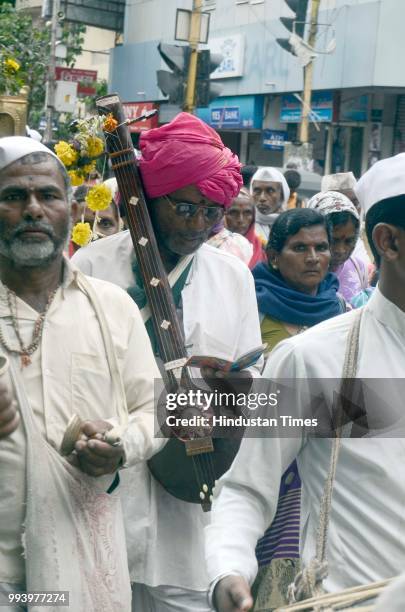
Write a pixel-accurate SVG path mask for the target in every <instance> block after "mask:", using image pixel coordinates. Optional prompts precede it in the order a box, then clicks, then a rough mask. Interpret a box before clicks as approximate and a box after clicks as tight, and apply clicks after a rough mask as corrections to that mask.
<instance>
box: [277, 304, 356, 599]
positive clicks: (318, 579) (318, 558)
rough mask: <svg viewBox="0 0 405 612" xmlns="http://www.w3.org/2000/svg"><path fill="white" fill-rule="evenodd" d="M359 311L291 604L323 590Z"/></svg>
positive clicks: (289, 593) (291, 590)
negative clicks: (313, 533) (309, 550)
mask: <svg viewBox="0 0 405 612" xmlns="http://www.w3.org/2000/svg"><path fill="white" fill-rule="evenodd" d="M362 314H363V309H359V310H358V311H357V312H356V316H355V319H354V321H353V324H352V326H351V328H350V330H349V336H348V340H347V344H346V353H345V359H344V364H343V370H342V381H341V385H340V393H339V395H338V396H337V397H335V401H334V402H333V407H334V408H335V407H336V410H334V411H333V413H334V414H336V416H337V420H336V437H335V438H334V440H333V444H332V450H331V458H330V464H329V470H328V474H327V477H326V480H325V485H324V489H323V494H322V498H321V503H320V510H319V524H318V531H317V538H316V551H315V557H313V558H312V559H311V561H310V562H309V564H308V565H307V566H306V567H304V568H303V569H302V571H301V572H299V573H298V574H297V576H296V578H295V580H294V582H293V583H292V584H290V585H289V587H288V591H287V598H288V601H289V603H290V604H294V603H296V602H298V601H303V600H304V599H308V598H311V597H319V596H320V595H322V594H323V593H324V592H325V591H324V589H323V585H322V583H323V581H324V580H325V578H326V577H327V575H328V563H327V560H326V547H327V540H328V527H329V521H330V512H331V506H332V494H333V484H334V481H335V476H336V467H337V461H338V458H339V451H340V446H341V441H342V431H343V407H342V399H343V398H345V397H346V398H350V397H351V391H352V387H353V379H354V378H355V377H356V373H357V360H358V354H359V338H360V325H361V318H362ZM314 610H316V608H314Z"/></svg>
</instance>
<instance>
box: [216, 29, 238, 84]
mask: <svg viewBox="0 0 405 612" xmlns="http://www.w3.org/2000/svg"><path fill="white" fill-rule="evenodd" d="M208 44H209V48H210V51H211V53H219V54H220V55H222V56H223V58H224V59H223V60H222V62H221V64H220V65H219V66H218V68H217V69H216V70H215V71H214V72H213V73H212V74H211V79H229V78H232V77H241V76H243V68H244V58H245V38H244V35H243V34H231V35H230V36H226V37H224V38H211V37H210V39H209V43H208Z"/></svg>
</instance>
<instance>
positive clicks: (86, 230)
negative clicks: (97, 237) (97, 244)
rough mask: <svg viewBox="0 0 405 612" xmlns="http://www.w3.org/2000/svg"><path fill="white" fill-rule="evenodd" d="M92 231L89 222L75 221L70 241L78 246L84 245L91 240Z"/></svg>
mask: <svg viewBox="0 0 405 612" xmlns="http://www.w3.org/2000/svg"><path fill="white" fill-rule="evenodd" d="M92 233H93V232H92V231H91V227H90V223H82V222H81V223H76V225H75V226H74V228H73V231H72V242H74V243H75V244H77V245H78V246H80V247H83V246H86V245H87V244H89V242H90V240H91V237H92Z"/></svg>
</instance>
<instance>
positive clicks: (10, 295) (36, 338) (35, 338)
mask: <svg viewBox="0 0 405 612" xmlns="http://www.w3.org/2000/svg"><path fill="white" fill-rule="evenodd" d="M57 290H58V288H56V289H55V291H52V293H51V294H50V295H49V297H48V301H47V303H46V306H45V309H44V311H43V312H41V314H40V315H39V317H38V319H37V320H36V321H35V324H34V331H33V334H32V341H31V343H30V344H29V345H28V346H24V342H23V339H22V337H21V332H20V325H19V322H18V316H17V296H16V294H15V293H14V291H11V289H9V288H8V287H6V291H7V302H8V307H9V309H10V316H11V324H12V326H13V329H14V333H15V335H16V336H17V340H18V343H19V345H20V348H19V349H15V348H12V347H11V346H10V344H9V342H8V341H7V340H6V338H5V336H4V333H3V329H2V327H1V326H0V342H1V343H2V344H3V346H4V347H5V348H6V349H7V350H8V352H9V353H16V354H17V355H20V357H21V366H22V367H26V366H29V365H30V363H31V357H30V356H31V355H32V354H33V353H35V351H36V350H37V348H38V347H39V343H40V342H41V338H42V332H43V330H44V323H45V317H46V313H47V312H48V310H49V307H50V305H51V304H52V300H53V298H54V297H55V294H56V292H57Z"/></svg>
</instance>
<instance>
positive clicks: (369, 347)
mask: <svg viewBox="0 0 405 612" xmlns="http://www.w3.org/2000/svg"><path fill="white" fill-rule="evenodd" d="M356 193H357V196H358V198H359V200H360V203H361V205H362V207H363V208H364V211H365V213H366V228H367V235H368V239H369V241H370V244H371V245H372V249H373V252H374V255H375V258H376V261H377V264H378V266H379V268H380V282H379V286H378V287H377V289H376V290H375V292H374V294H373V295H372V297H371V299H370V300H369V302H368V303H367V305H366V306H365V307H364V308H363V309H360V310H358V311H352V312H349V313H346V314H343V315H340V316H338V317H335V318H333V319H329V320H328V321H325V322H324V323H321V324H320V325H318V326H315V327H313V328H311V329H310V330H308V331H306V332H304V333H303V334H300V335H297V336H294V337H292V338H290V339H288V340H286V341H285V342H283V343H280V344H279V345H278V347H276V349H275V350H274V351H273V352H272V353H271V355H270V358H269V360H268V361H267V364H266V367H265V370H264V373H263V376H267V377H270V376H271V378H272V380H273V381H277V379H279V380H280V379H283V380H286V379H290V380H294V379H295V380H301V381H303V380H304V381H306V383H305V385H306V384H308V385H309V381H310V380H313V381H315V383H316V384H315V387H316V388H317V391H318V396H317V397H318V398H319V397H321V398H322V402H321V404H319V403H318V412H317V415H318V416H321V417H322V418H324V417H325V415H331V414H335V415H336V412H334V411H335V408H336V404H335V403H334V401H333V400H334V396H335V397H336V391H338V392H339V391H341V392H342V393H343V389H344V388H345V387H342V386H341V385H343V384H344V381H345V380H346V381H347V380H349V381H350V379H353V378H355V377H357V378H359V379H363V381H364V379H367V380H366V381H364V383H365V385H363V386H362V392H363V398H362V401H361V403H360V406H361V407H362V410H360V411H359V412H356V411H355V412H354V413H352V416H353V420H354V423H347V422H346V421H345V427H344V428H343V438H341V439H340V442H334V441H333V440H332V439H328V438H319V437H316V436H315V437H313V436H312V437H311V436H308V432H305V431H304V430H303V429H301V430H298V431H297V429H295V430H292V431H291V434H290V435H289V437H280V438H278V439H277V438H276V439H275V438H273V439H271V440H270V439H266V438H265V437H262V438H257V437H256V438H247V437H245V439H244V440H243V441H242V445H241V448H240V451H239V453H238V455H237V457H236V459H235V461H234V463H233V465H232V467H231V469H230V470H229V471H228V472H227V473H226V474H225V475H224V476H223V477H222V478H221V480H220V481H219V483H218V486H217V487H216V491H215V496H214V504H213V511H212V514H213V516H212V522H211V525H210V526H209V527H207V529H206V532H207V533H206V557H207V565H208V572H209V576H210V580H211V593H212V594H213V600H214V604H215V606H216V609H217V610H218V611H219V612H236V611H239V612H240V611H245V612H247V611H248V610H250V608H251V606H252V604H253V600H252V596H251V593H250V585H251V584H252V583H253V581H254V579H255V576H256V573H257V563H256V558H255V545H256V542H257V540H258V538H259V537H260V536H261V535H262V534H263V532H264V530H265V529H266V527H267V526H268V524H269V523H271V521H272V520H273V517H274V515H275V511H276V507H277V496H278V491H279V484H280V478H281V475H282V474H283V472H284V470H285V469H286V468H287V466H288V465H289V464H290V463H291V461H292V460H293V459H294V458H295V457H296V458H297V462H298V468H299V473H300V476H301V480H302V514H301V536H300V549H301V556H302V562H303V566H304V568H306V570H305V571H304V572H303V573H302V574H301V575H299V576H298V577H297V579H296V582H295V585H294V586H293V588H291V590H290V595H291V597H292V598H296V599H300V598H303V597H304V598H305V597H308V596H310V595H311V594H312V593H314V590H313V588H312V587H314V586H315V587H320V586H321V584H322V581H323V587H324V589H325V590H326V591H330V592H338V591H341V590H343V589H346V588H349V587H353V586H357V585H367V584H369V583H372V582H374V581H377V580H382V579H385V578H390V577H392V576H395V575H398V574H399V573H400V572H402V571H403V568H404V566H405V534H404V530H403V522H404V502H403V500H404V499H405V478H404V474H403V470H402V468H401V466H402V462H403V457H404V455H405V439H404V435H403V433H404V431H403V430H404V427H403V420H401V419H403V392H402V394H401V392H400V390H401V388H400V382H401V380H403V379H404V378H405V360H404V354H405V154H401V155H398V156H396V157H393V158H391V159H386V160H383V161H380V162H378V163H376V164H375V165H374V166H373V167H372V168H371V169H370V170H369V171H368V172H367V173H366V174H365V175H364V176H363V177H362V178H361V180H360V181H359V183H358V185H357V187H356ZM381 378H383V379H384V382H383V384H381V381H379V379H381ZM394 379H395V380H394ZM398 379H399V380H398ZM334 381H335V383H334ZM305 385H304V386H302V383H301V386H299V385H298V383H297V388H296V406H295V409H294V413H295V415H301V416H305V415H306V409H307V405H306V404H305V397H307V396H306V394H305V393H304V389H306V388H307V387H306V386H305ZM398 390H399V393H398ZM346 392H347V393H348V391H347V387H346V390H345V391H344V393H343V396H344V397H345V396H346V397H348V398H350V399H352V400H353V397H354V396H353V393H354V392H355V391H354V389H353V388H352V390H351V391H350V395H346ZM281 393H283V392H281ZM280 401H281V400H280ZM353 401H355V400H353ZM345 405H346V406H347V404H345ZM278 410H279V411H280V410H281V411H282V410H286V407H285V406H283V405H282V406H281V407H280V406H279V407H278ZM390 410H391V411H392V412H390ZM275 414H277V411H276V412H275ZM280 414H284V415H285V414H286V412H280ZM337 414H339V412H338V413H337ZM364 415H366V417H367V419H368V428H365V426H364ZM360 416H362V417H363V420H362V419H360V420H359V419H358V418H357V417H360ZM328 418H329V417H328ZM378 421H380V423H379V424H378ZM356 432H357V433H356ZM284 435H288V434H284ZM355 435H357V436H359V435H360V436H363V437H362V439H355ZM364 436H365V437H364ZM331 437H332V436H331ZM388 437H389V438H390V439H387V438H388ZM334 439H335V440H339V438H334ZM332 449H333V450H334V451H335V454H334V455H333V461H331V452H332ZM336 458H337V462H336ZM329 466H331V467H329ZM334 469H335V470H336V471H335V474H334V477H333V470H334ZM327 478H329V481H327ZM325 483H327V484H325ZM333 483H334V484H333ZM332 490H333V494H332V502H331V511H330V514H329V513H328V512H327V510H328V499H329V498H330V494H331V492H332ZM322 496H324V501H323V502H322V501H321V498H322ZM328 514H329V530H326V532H327V533H325V529H322V528H321V529H320V530H318V522H319V520H320V518H321V519H322V520H323V521H325V517H327V516H328ZM323 525H324V526H325V522H323ZM315 591H316V589H315ZM385 609H388V608H385ZM401 609H402V608H401Z"/></svg>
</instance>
